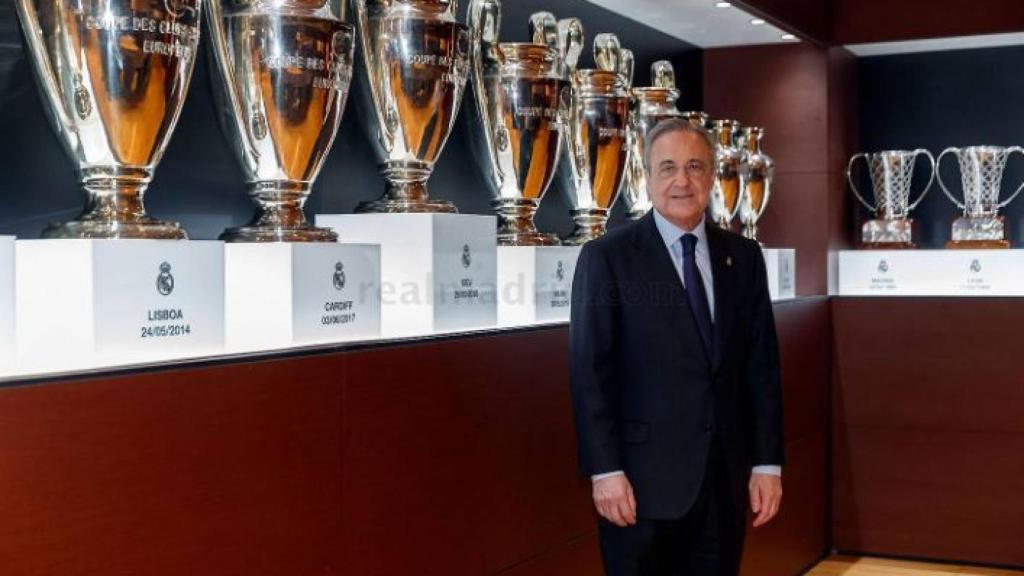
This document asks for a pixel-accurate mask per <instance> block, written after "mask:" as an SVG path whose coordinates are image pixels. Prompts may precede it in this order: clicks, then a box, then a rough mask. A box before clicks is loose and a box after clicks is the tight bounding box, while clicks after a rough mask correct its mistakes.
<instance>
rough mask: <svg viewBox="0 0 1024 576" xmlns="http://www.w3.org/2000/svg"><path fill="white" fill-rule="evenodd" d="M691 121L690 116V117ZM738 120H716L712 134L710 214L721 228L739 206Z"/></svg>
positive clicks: (729, 223)
mask: <svg viewBox="0 0 1024 576" xmlns="http://www.w3.org/2000/svg"><path fill="white" fill-rule="evenodd" d="M691 122H693V120H691ZM739 130H740V123H739V122H737V121H735V120H715V121H713V122H712V123H711V135H712V137H713V138H714V140H715V181H714V185H713V186H712V188H711V202H710V205H711V218H712V220H714V222H715V224H717V225H718V226H719V227H720V228H722V229H725V230H729V229H730V228H731V226H732V221H733V219H734V218H736V213H737V212H739V209H740V196H741V195H742V189H741V187H740V169H741V167H742V164H743V152H742V151H741V150H740V149H739V148H738V147H737V146H736V135H737V133H738V132H739Z"/></svg>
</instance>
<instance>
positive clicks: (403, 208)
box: [355, 197, 459, 214]
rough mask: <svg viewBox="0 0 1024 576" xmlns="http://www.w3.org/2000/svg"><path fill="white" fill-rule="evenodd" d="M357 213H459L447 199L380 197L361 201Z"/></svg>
mask: <svg viewBox="0 0 1024 576" xmlns="http://www.w3.org/2000/svg"><path fill="white" fill-rule="evenodd" d="M355 211H356V214H458V213H459V211H458V209H457V208H455V204H452V203H451V202H448V201H447V200H404V199H395V198H388V197H384V198H380V199H378V200H372V201H369V202H360V203H359V205H358V206H356V210H355Z"/></svg>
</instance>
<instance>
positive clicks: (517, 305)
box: [498, 246, 580, 327]
mask: <svg viewBox="0 0 1024 576" xmlns="http://www.w3.org/2000/svg"><path fill="white" fill-rule="evenodd" d="M579 255H580V248H579V246H498V325H499V326H502V327H508V326H523V325H529V324H538V323H545V322H567V321H568V320H569V306H570V303H571V296H572V278H573V274H574V273H575V272H576V259H577V258H579Z"/></svg>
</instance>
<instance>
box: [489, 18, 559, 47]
mask: <svg viewBox="0 0 1024 576" xmlns="http://www.w3.org/2000/svg"><path fill="white" fill-rule="evenodd" d="M495 32H497V31H495ZM530 38H531V41H532V42H533V43H534V44H540V45H542V46H547V47H548V48H552V49H555V50H557V49H558V21H557V20H555V15H554V14H552V13H551V12H535V13H533V14H531V15H530Z"/></svg>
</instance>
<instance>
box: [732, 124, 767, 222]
mask: <svg viewBox="0 0 1024 576" xmlns="http://www.w3.org/2000/svg"><path fill="white" fill-rule="evenodd" d="M763 138H764V128H762V127H760V126H747V127H746V128H743V129H742V130H740V134H739V138H738V139H737V142H738V143H739V145H740V148H741V149H742V150H743V164H742V166H741V168H740V182H741V183H742V186H741V188H742V193H741V194H740V223H741V224H743V235H744V236H745V237H747V238H750V239H751V240H757V221H758V220H760V219H761V216H763V215H764V210H765V208H766V207H767V206H768V200H769V199H770V198H771V194H772V181H773V180H774V179H775V161H774V160H772V158H771V157H770V156H768V155H767V154H765V153H764V151H763V150H762V149H761V141H762V139H763Z"/></svg>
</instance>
